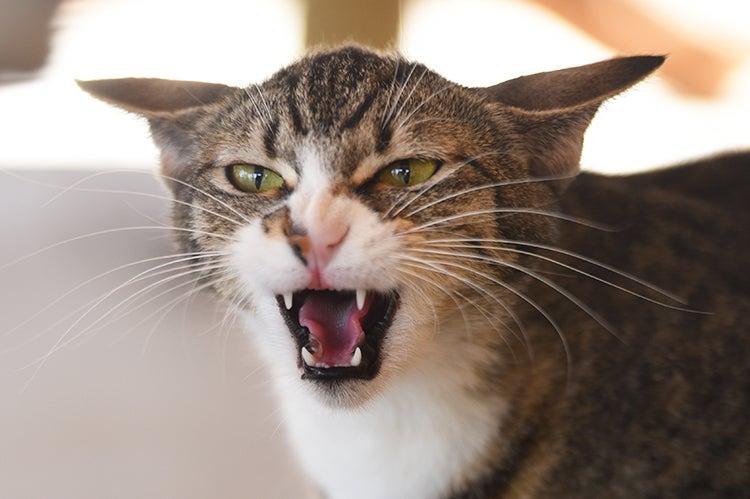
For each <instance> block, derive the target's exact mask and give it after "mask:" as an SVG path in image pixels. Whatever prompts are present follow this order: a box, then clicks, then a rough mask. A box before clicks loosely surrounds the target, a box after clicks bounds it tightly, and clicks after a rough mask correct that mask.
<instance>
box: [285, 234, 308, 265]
mask: <svg viewBox="0 0 750 499" xmlns="http://www.w3.org/2000/svg"><path fill="white" fill-rule="evenodd" d="M289 245H290V246H291V247H292V251H293V252H294V254H295V255H296V256H297V258H299V259H300V260H302V263H304V264H305V265H307V260H308V253H309V252H310V248H311V244H310V238H309V237H307V235H303V234H293V235H290V236H289Z"/></svg>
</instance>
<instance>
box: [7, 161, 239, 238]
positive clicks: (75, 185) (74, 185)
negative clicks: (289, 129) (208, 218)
mask: <svg viewBox="0 0 750 499" xmlns="http://www.w3.org/2000/svg"><path fill="white" fill-rule="evenodd" d="M122 173H128V174H133V173H136V174H140V175H149V176H154V177H158V178H162V179H164V180H169V181H170V182H174V183H176V184H179V185H182V186H184V187H187V188H189V189H192V190H194V191H195V192H197V193H199V194H202V195H204V196H206V197H207V198H209V199H211V200H213V201H216V202H217V203H219V204H220V205H221V206H223V207H224V208H227V209H228V210H229V211H231V212H232V213H234V214H235V215H237V216H239V217H240V219H241V220H243V221H244V222H246V223H249V222H250V220H248V219H247V218H246V217H245V216H244V215H243V214H242V213H240V212H239V211H237V210H236V209H235V208H234V207H232V206H231V205H229V204H227V203H226V202H224V201H222V200H221V199H219V198H217V197H216V196H214V195H212V194H210V193H208V192H206V191H205V190H203V189H200V188H198V187H196V186H194V185H192V184H188V183H187V182H185V181H182V180H180V179H177V178H175V177H170V176H169V175H164V174H161V173H152V172H147V171H143V170H133V169H119V170H107V171H104V172H96V173H92V174H91V175H87V176H86V177H84V178H82V179H79V180H77V181H76V182H73V183H72V184H71V185H69V186H67V187H63V186H60V185H55V184H50V183H47V182H40V181H37V180H34V179H28V178H25V177H23V176H18V175H15V174H13V175H12V176H14V177H18V178H21V179H22V180H27V181H29V182H33V183H35V184H39V185H43V186H46V187H51V188H53V189H62V191H61V192H58V193H57V194H55V195H54V196H52V198H50V199H49V200H47V202H45V203H44V204H43V205H42V206H43V207H44V206H46V205H48V204H50V203H51V202H53V201H54V200H55V199H57V198H59V197H60V196H62V195H63V194H65V193H66V192H69V191H71V190H77V191H84V192H101V191H102V190H101V189H94V188H86V189H83V188H78V186H79V185H81V184H82V183H84V182H87V181H88V180H91V179H93V178H96V177H101V176H104V175H112V174H122ZM129 194H138V195H146V194H148V196H149V197H158V198H159V199H165V200H167V201H174V202H177V201H179V200H177V199H174V198H172V197H169V196H160V197H159V196H158V195H157V194H151V193H145V192H144V193H138V192H137V191H133V192H129ZM178 204H187V203H184V202H182V201H180V202H179V203H178ZM188 206H193V207H197V208H200V209H203V208H202V207H200V206H194V205H190V204H188ZM221 216H223V215H221ZM231 221H232V222H234V223H235V224H238V225H242V224H241V223H239V222H238V221H236V220H231Z"/></svg>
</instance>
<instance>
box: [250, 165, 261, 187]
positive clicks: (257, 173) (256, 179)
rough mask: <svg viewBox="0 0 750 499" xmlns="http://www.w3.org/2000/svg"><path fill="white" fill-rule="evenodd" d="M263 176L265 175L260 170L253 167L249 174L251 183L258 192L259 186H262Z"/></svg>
mask: <svg viewBox="0 0 750 499" xmlns="http://www.w3.org/2000/svg"><path fill="white" fill-rule="evenodd" d="M264 176H265V173H264V171H263V169H262V168H260V167H257V166H256V167H254V168H253V171H252V173H251V174H250V177H251V178H252V179H253V182H254V183H255V188H256V189H257V190H260V186H261V184H263V177H264Z"/></svg>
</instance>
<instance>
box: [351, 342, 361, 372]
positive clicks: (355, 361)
mask: <svg viewBox="0 0 750 499" xmlns="http://www.w3.org/2000/svg"><path fill="white" fill-rule="evenodd" d="M361 362H362V350H360V349H359V347H357V348H356V349H355V350H354V353H353V354H352V360H351V366H352V367H358V366H359V364H360V363H361Z"/></svg>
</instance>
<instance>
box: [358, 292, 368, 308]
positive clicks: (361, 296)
mask: <svg viewBox="0 0 750 499" xmlns="http://www.w3.org/2000/svg"><path fill="white" fill-rule="evenodd" d="M366 297H367V291H365V290H364V289H358V290H357V308H358V309H359V310H362V307H364V306H365V298H366Z"/></svg>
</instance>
